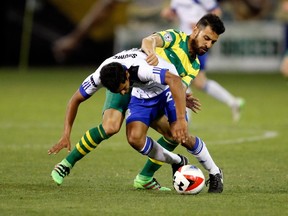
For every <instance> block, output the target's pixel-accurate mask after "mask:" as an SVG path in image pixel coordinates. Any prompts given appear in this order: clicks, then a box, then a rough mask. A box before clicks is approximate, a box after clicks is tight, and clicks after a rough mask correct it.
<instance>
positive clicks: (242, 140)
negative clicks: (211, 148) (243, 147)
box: [207, 131, 278, 144]
mask: <svg viewBox="0 0 288 216" xmlns="http://www.w3.org/2000/svg"><path fill="white" fill-rule="evenodd" d="M277 136H278V133H277V132H276V131H264V132H263V134H261V135H257V136H246V137H245V136H244V137H241V138H235V139H228V140H221V141H207V143H209V144H242V143H246V142H253V141H260V140H265V139H272V138H274V137H277Z"/></svg>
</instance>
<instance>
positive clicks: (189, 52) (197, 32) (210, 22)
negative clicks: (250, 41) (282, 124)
mask: <svg viewBox="0 0 288 216" xmlns="http://www.w3.org/2000/svg"><path fill="white" fill-rule="evenodd" d="M224 31H225V28H224V25H223V23H222V22H221V21H220V19H219V17H218V16H216V15H213V14H207V15H205V16H203V17H202V18H201V19H200V20H199V22H198V23H197V25H196V26H194V29H193V32H192V34H190V35H187V34H185V33H184V32H179V31H175V30H173V29H170V30H166V31H160V32H156V33H154V34H152V35H150V36H148V37H146V38H144V39H143V41H142V47H141V48H142V50H143V51H144V52H145V53H146V54H147V55H148V57H147V60H146V61H147V62H148V63H149V64H151V65H157V64H158V57H157V55H159V56H161V57H162V58H164V59H165V60H167V61H168V62H171V63H172V64H174V65H175V67H176V69H177V72H178V74H179V75H180V76H181V77H182V81H183V83H184V84H185V86H186V88H187V89H188V87H189V85H190V84H191V81H192V80H193V79H194V78H195V77H196V75H197V74H198V72H199V69H200V65H199V60H198V55H204V54H205V53H206V52H207V51H208V50H209V49H210V48H211V47H212V46H213V44H214V43H215V42H216V41H217V39H218V37H219V35H220V34H222V33H223V32H224ZM156 54H157V55H156ZM187 89H186V90H187ZM163 139H165V138H163ZM160 144H162V146H163V147H164V148H166V149H168V150H170V151H173V150H174V149H175V148H176V147H177V144H176V145H175V142H171V141H169V140H166V142H161V143H160ZM204 148H206V147H205V143H204ZM204 152H205V151H200V152H197V151H195V152H193V151H192V152H191V153H192V154H193V155H194V156H195V157H199V156H200V155H201V154H204V155H205V154H206V153H204ZM207 154H209V153H208V152H207ZM204 157H205V156H204ZM200 162H201V164H202V165H203V166H204V168H205V169H206V170H208V171H209V178H210V179H209V182H210V186H209V190H208V191H209V192H212V193H213V192H216V193H218V192H222V190H223V184H222V183H223V178H222V174H221V170H219V169H218V170H217V169H212V168H211V161H210V160H206V161H200ZM161 165H162V163H161V162H159V161H156V160H153V159H148V160H147V162H146V164H145V166H144V168H143V169H142V170H141V171H140V173H139V174H138V175H137V176H136V178H135V179H134V187H135V188H143V187H141V185H142V181H143V180H144V181H145V180H146V179H149V178H151V177H152V176H153V175H154V173H155V172H156V171H157V170H158V169H159V168H160V167H161Z"/></svg>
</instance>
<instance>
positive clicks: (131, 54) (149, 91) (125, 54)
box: [79, 49, 178, 99]
mask: <svg viewBox="0 0 288 216" xmlns="http://www.w3.org/2000/svg"><path fill="white" fill-rule="evenodd" d="M146 57H147V55H146V54H145V53H143V52H142V51H141V50H139V49H131V50H125V51H122V52H120V53H118V54H116V55H114V56H112V57H110V58H108V59H106V60H105V61H104V62H103V63H102V64H101V65H100V66H99V67H98V68H97V70H96V71H95V72H94V73H93V74H91V75H89V76H88V77H87V78H86V79H85V80H84V81H83V83H82V85H81V86H80V88H79V90H80V92H81V94H82V95H83V96H84V97H85V98H88V97H90V96H91V95H93V94H94V93H95V92H96V91H97V90H98V89H100V88H101V87H103V86H102V84H101V80H100V71H101V68H102V67H103V66H104V65H107V64H109V63H111V62H118V63H120V64H122V65H123V66H125V67H126V68H127V70H128V71H129V73H130V80H131V83H133V85H132V87H133V89H132V93H131V95H132V96H135V97H137V98H139V99H147V98H153V97H155V96H157V95H159V94H161V93H162V92H163V91H164V90H166V89H167V88H169V86H168V85H167V84H166V83H165V74H166V72H167V71H168V70H169V71H170V72H171V73H173V74H175V75H177V76H178V73H177V70H176V68H175V66H174V65H172V64H170V63H168V62H167V61H165V60H164V59H162V58H160V57H159V64H158V65H157V66H151V65H149V64H148V63H147V62H146Z"/></svg>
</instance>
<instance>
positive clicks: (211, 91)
mask: <svg viewBox="0 0 288 216" xmlns="http://www.w3.org/2000/svg"><path fill="white" fill-rule="evenodd" d="M199 60H200V65H201V66H200V72H199V74H198V75H197V77H196V78H195V80H194V81H193V86H195V87H196V88H197V89H199V90H202V91H204V92H205V93H207V94H208V95H210V96H212V97H213V98H215V99H216V100H218V101H220V102H222V103H225V104H226V105H227V106H229V107H230V108H231V111H232V117H233V121H234V122H237V121H239V119H240V111H241V108H242V107H243V106H244V103H245V102H244V100H243V99H242V98H238V97H235V96H234V95H233V94H231V93H230V92H229V91H228V90H227V89H225V88H224V87H223V86H221V85H220V84H219V83H218V82H216V81H215V80H210V79H208V78H207V76H206V72H205V66H206V60H207V54H205V55H203V56H200V57H199Z"/></svg>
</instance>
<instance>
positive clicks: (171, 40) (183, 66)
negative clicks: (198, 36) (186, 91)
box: [156, 29, 200, 86]
mask: <svg viewBox="0 0 288 216" xmlns="http://www.w3.org/2000/svg"><path fill="white" fill-rule="evenodd" d="M157 33H158V34H159V35H160V36H161V37H162V40H163V47H157V48H156V53H157V54H158V55H159V56H161V57H162V58H164V59H165V60H166V61H168V62H170V63H172V64H173V65H174V66H175V67H176V69H177V71H178V74H179V76H181V77H182V81H183V82H184V84H185V85H186V86H189V85H190V83H191V81H192V80H193V79H194V78H195V77H196V76H197V74H198V72H199V70H200V62H199V59H198V57H197V58H196V59H192V58H191V57H190V55H189V50H188V39H189V35H187V34H185V33H184V32H181V31H176V30H173V29H168V30H165V31H160V32H157Z"/></svg>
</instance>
